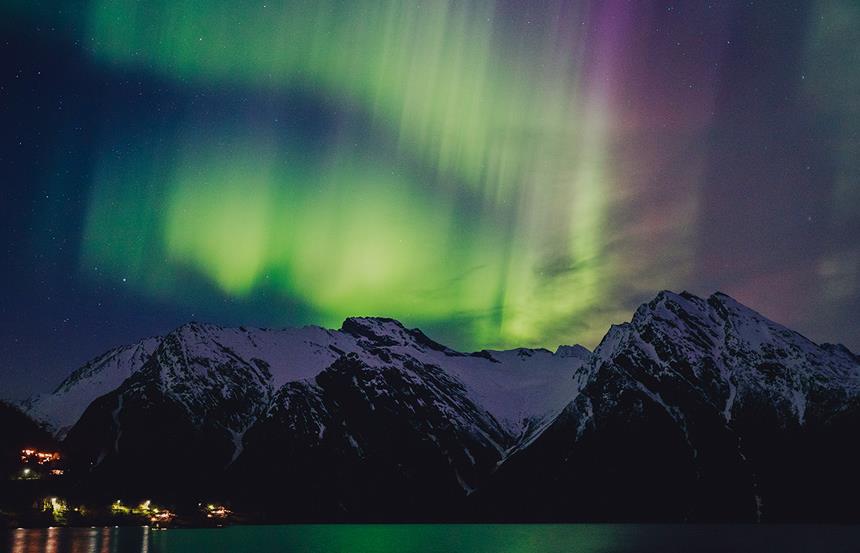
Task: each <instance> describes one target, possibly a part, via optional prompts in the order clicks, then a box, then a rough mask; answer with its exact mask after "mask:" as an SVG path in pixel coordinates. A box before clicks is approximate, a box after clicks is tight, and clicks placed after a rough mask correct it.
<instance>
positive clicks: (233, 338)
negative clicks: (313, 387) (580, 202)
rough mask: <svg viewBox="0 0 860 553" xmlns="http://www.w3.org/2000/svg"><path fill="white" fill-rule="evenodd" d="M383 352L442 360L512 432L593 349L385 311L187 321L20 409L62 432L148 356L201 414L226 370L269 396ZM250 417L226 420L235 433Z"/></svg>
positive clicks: (174, 392) (528, 423)
mask: <svg viewBox="0 0 860 553" xmlns="http://www.w3.org/2000/svg"><path fill="white" fill-rule="evenodd" d="M380 349H384V350H386V351H388V352H390V353H391V354H392V355H393V356H394V358H398V357H400V356H406V357H408V358H412V359H415V360H417V361H419V362H421V363H423V364H427V365H433V366H437V367H440V368H441V369H442V370H444V371H446V372H447V373H448V374H450V375H452V376H453V377H455V378H457V379H458V380H460V381H461V382H462V383H463V384H464V385H465V387H466V389H467V391H468V394H469V395H470V397H472V399H473V400H474V401H475V402H476V403H477V404H479V405H481V406H482V407H483V408H485V409H487V411H488V412H489V413H490V414H491V415H492V416H493V417H495V418H496V419H497V420H498V421H499V422H500V423H501V424H502V425H503V426H504V427H505V428H506V429H508V431H509V432H510V433H511V434H512V435H514V436H519V435H521V434H524V433H528V432H531V431H532V430H533V429H534V428H535V427H536V426H537V425H538V424H539V423H540V422H541V421H546V420H549V419H551V418H553V417H554V416H555V415H556V414H557V413H558V412H560V411H561V409H562V408H563V407H564V406H565V405H566V404H567V403H568V402H570V400H571V399H572V398H573V397H574V396H575V394H576V390H577V386H578V384H577V382H576V381H574V380H573V378H572V377H573V374H574V372H575V371H576V370H577V369H579V368H580V367H581V366H582V364H583V363H584V362H585V360H586V359H587V358H588V357H589V355H590V353H589V352H588V350H586V349H585V348H583V347H582V346H563V347H560V348H559V350H558V351H557V352H556V353H555V354H553V353H551V352H549V351H547V350H527V349H517V350H511V351H492V352H490V351H482V352H480V353H475V354H463V353H459V352H456V351H454V350H451V349H450V348H447V347H445V346H443V345H441V344H438V343H436V342H434V341H433V340H431V339H430V338H428V337H427V336H426V335H424V334H423V333H422V332H421V331H420V330H417V329H407V328H405V327H404V326H403V325H402V324H401V323H399V322H397V321H395V320H393V319H384V318H367V317H354V318H348V319H346V320H345V321H344V323H343V326H342V328H341V329H340V330H327V329H323V328H320V327H316V326H306V327H301V328H288V329H278V330H274V329H262V328H247V327H239V328H224V327H220V326H217V325H212V324H203V323H196V322H192V323H188V324H186V325H183V326H181V327H179V328H177V329H176V330H174V331H173V332H171V333H169V334H168V335H166V336H165V337H162V338H151V339H147V340H145V341H143V342H141V343H139V344H136V345H134V346H128V347H125V348H117V349H116V350H112V351H111V352H108V353H106V354H104V355H103V356H101V357H99V358H96V359H94V360H93V361H91V362H89V363H87V365H85V366H84V367H82V368H81V369H79V370H78V371H75V373H73V375H72V376H70V377H69V379H68V380H67V381H66V382H64V383H63V384H62V385H61V386H60V387H59V388H58V389H57V390H56V391H55V392H54V393H53V394H42V395H40V396H37V397H35V398H33V399H31V400H29V401H28V402H27V403H26V405H25V407H26V408H27V410H28V411H29V412H30V414H31V415H32V416H34V417H35V418H37V419H39V420H43V421H46V422H47V423H48V424H49V425H50V426H51V427H52V428H54V429H55V430H57V431H62V432H64V431H65V429H67V428H68V427H69V426H71V425H72V424H74V422H75V421H77V419H78V418H79V417H80V415H81V413H83V411H84V409H86V407H87V405H89V403H90V402H92V401H93V400H94V399H95V398H96V397H99V396H101V395H103V394H105V393H108V392H110V391H112V390H114V389H116V388H117V387H119V386H120V384H122V382H123V381H125V379H127V378H128V377H129V376H131V375H133V374H135V373H136V372H137V371H139V370H140V369H141V367H142V366H143V365H144V364H145V363H146V362H147V361H150V359H151V360H152V363H155V364H157V365H158V366H159V371H160V373H161V377H160V378H161V382H162V384H161V386H162V387H163V389H164V390H165V391H167V392H168V393H169V395H171V396H173V397H174V398H175V399H176V400H177V401H179V402H180V403H182V404H183V405H185V406H186V407H187V408H188V409H189V411H191V412H194V413H197V415H196V416H197V417H200V416H204V414H205V413H206V412H208V410H209V409H210V408H215V406H216V405H217V404H219V403H220V402H223V401H225V400H230V398H231V394H232V393H233V392H231V390H232V389H233V387H234V386H233V385H232V384H230V383H229V382H227V380H230V378H229V377H228V375H227V374H226V372H225V371H228V369H229V370H230V371H235V370H240V371H241V370H246V371H251V372H252V373H254V374H256V372H257V371H262V373H261V375H262V376H260V377H259V379H260V386H261V390H260V393H261V394H262V395H263V396H264V397H265V399H264V401H268V400H269V398H270V397H271V394H272V393H273V391H276V390H278V389H280V388H281V387H282V386H283V385H284V384H286V383H288V382H296V381H301V380H306V379H312V378H314V377H315V376H317V375H318V374H319V373H320V372H322V371H323V370H324V369H326V368H327V367H329V366H331V365H332V363H334V362H335V361H336V360H338V359H339V358H341V357H343V356H345V355H347V354H354V355H356V356H357V357H358V359H359V360H361V362H363V363H365V364H367V365H368V366H370V367H382V366H384V365H386V363H398V361H395V360H392V359H391V358H389V360H388V361H386V360H384V358H383V357H380V356H379V355H378V351H379V350H380ZM249 374H250V373H249ZM250 378H251V379H252V380H258V378H257V377H256V376H252V377H250ZM225 379H226V380H225ZM263 407H264V406H263ZM249 413H250V411H249ZM252 422H253V421H252V420H250V419H249V420H236V421H233V422H231V423H229V425H230V427H231V431H233V432H236V433H237V435H236V439H237V440H241V432H242V429H243V428H244V427H245V426H246V425H249V424H251V423H252Z"/></svg>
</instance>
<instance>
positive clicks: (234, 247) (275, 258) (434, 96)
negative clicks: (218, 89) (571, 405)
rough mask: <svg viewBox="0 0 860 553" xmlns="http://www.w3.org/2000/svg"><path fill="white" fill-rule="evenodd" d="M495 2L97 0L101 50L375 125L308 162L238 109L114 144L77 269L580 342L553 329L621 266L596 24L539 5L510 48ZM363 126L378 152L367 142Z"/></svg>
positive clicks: (476, 332)
mask: <svg viewBox="0 0 860 553" xmlns="http://www.w3.org/2000/svg"><path fill="white" fill-rule="evenodd" d="M494 12H495V10H494V6H493V4H492V3H487V2H477V3H459V2H443V1H440V2H429V3H418V2H414V3H413V2H396V3H382V4H380V3H378V2H350V3H342V2H331V1H330V2H298V3H290V4H289V5H288V6H286V7H279V8H275V7H274V6H266V5H259V6H257V7H256V9H252V10H248V9H245V8H244V7H243V8H240V7H238V6H236V5H234V4H232V3H228V2H215V3H213V2H208V1H207V2H193V1H176V2H175V1H171V2H157V3H151V4H148V5H146V6H142V5H139V4H138V3H136V2H131V1H119V2H107V1H104V2H96V3H94V4H93V5H92V7H91V11H90V17H89V31H90V33H91V36H92V43H93V45H94V46H93V55H94V56H95V57H96V59H98V60H99V61H101V62H103V63H109V64H116V65H121V66H123V65H127V66H145V67H146V68H148V69H150V70H153V71H156V72H159V73H161V74H163V75H165V76H166V77H168V78H171V79H178V80H181V81H182V82H194V83H217V84H218V85H219V86H242V87H252V88H260V89H263V90H275V91H277V92H279V93H290V92H295V93H302V92H307V91H310V92H311V93H312V94H314V95H317V96H319V97H321V98H325V99H326V101H327V102H328V104H329V105H330V106H348V107H347V108H344V109H346V110H348V111H349V114H350V115H349V117H351V118H352V119H356V120H357V119H360V120H361V121H362V122H363V123H364V125H363V126H359V125H358V124H345V125H343V128H342V129H341V136H339V137H338V138H337V139H333V140H332V141H331V143H330V144H329V145H327V146H326V148H325V151H323V152H321V153H319V154H318V155H315V156H309V155H307V154H306V153H305V152H303V151H302V148H301V145H300V144H297V143H296V139H295V137H293V136H291V135H290V132H291V128H290V125H289V123H283V124H276V123H271V124H268V125H261V124H260V123H259V122H252V123H249V122H247V121H242V120H241V118H237V119H239V120H236V119H234V120H232V121H229V122H227V124H225V125H222V126H221V128H218V129H216V130H212V128H210V127H207V129H206V132H204V133H201V132H197V131H195V130H194V129H195V128H199V127H200V126H201V121H199V120H190V121H188V122H186V124H185V128H180V131H179V132H178V133H175V135H174V136H169V137H165V141H167V144H169V146H165V145H164V142H161V146H160V147H159V148H157V149H155V148H147V147H146V146H141V147H139V148H135V151H136V154H135V156H134V157H133V159H131V160H127V161H124V162H117V161H116V160H114V159H106V160H104V161H103V162H102V163H101V164H100V169H99V171H98V172H97V178H96V179H95V183H94V190H93V194H92V199H91V203H90V208H89V210H88V219H87V224H86V230H85V239H84V255H83V261H82V266H83V267H86V268H89V267H92V266H99V267H101V268H103V269H106V271H101V272H100V273H99V274H100V275H102V276H106V277H108V278H113V277H116V276H117V275H122V276H123V277H124V278H130V279H133V280H134V282H137V283H140V285H141V286H142V287H143V289H144V291H146V292H147V293H151V294H154V295H158V296H161V297H165V299H168V298H172V299H180V300H181V298H182V297H183V295H184V290H183V287H184V286H185V284H184V283H182V282H178V281H177V279H175V278H173V277H172V274H173V273H174V272H175V271H176V270H177V268H181V269H182V270H190V271H193V272H195V273H197V274H199V275H201V276H203V277H205V278H206V279H209V280H210V281H211V282H212V283H214V284H215V285H216V286H217V287H218V288H219V289H220V290H221V291H222V292H223V293H224V294H227V295H230V296H232V297H236V298H244V297H247V296H250V295H254V294H255V293H258V292H259V290H261V289H262V288H265V289H267V290H275V291H276V292H277V293H279V294H281V295H282V296H284V297H288V298H301V300H302V301H304V302H306V303H308V304H309V307H310V308H311V311H312V312H313V313H314V315H313V316H311V317H309V318H310V320H313V321H315V322H318V323H321V324H324V325H336V324H337V323H339V321H341V320H342V319H343V318H344V317H346V316H349V315H354V314H376V315H387V316H392V317H398V318H402V319H404V320H407V321H409V322H410V323H411V324H418V325H422V324H430V325H432V324H433V323H434V322H436V321H447V320H450V319H452V318H457V319H460V320H462V321H464V324H466V325H467V326H468V327H469V328H468V329H467V335H468V338H467V339H466V340H465V343H464V344H463V345H465V346H476V345H481V346H497V347H501V346H510V345H549V344H552V343H557V342H559V341H564V340H569V336H558V335H554V332H553V329H558V330H560V329H564V328H565V327H567V326H568V322H569V321H571V320H574V321H575V320H579V319H583V318H584V316H585V315H586V314H588V313H589V311H590V310H593V309H595V308H596V307H597V306H598V304H599V302H600V301H601V299H602V298H603V297H604V296H605V295H606V293H607V285H608V284H609V283H608V281H607V275H608V274H610V273H611V272H612V267H611V264H610V263H609V262H608V261H606V260H605V259H604V257H603V256H602V255H601V254H602V251H601V248H602V240H601V234H602V227H603V226H604V225H605V210H606V207H607V206H606V205H605V204H606V198H607V189H609V188H611V187H612V186H613V176H612V174H611V170H610V168H609V166H608V162H607V157H606V147H607V146H606V132H607V125H608V122H607V119H608V117H609V114H608V108H607V106H606V105H605V100H604V99H603V98H602V97H600V94H599V92H600V90H598V89H595V88H594V87H592V89H589V88H588V87H586V86H584V85H583V83H582V82H580V81H579V79H578V78H577V77H578V74H579V71H578V70H577V64H578V63H580V62H579V61H578V60H576V59H573V57H572V55H571V48H572V47H574V50H573V53H575V51H576V49H579V50H581V49H582V48H583V45H582V44H581V43H582V42H583V41H584V40H585V39H586V37H585V36H577V35H575V34H572V33H569V32H568V33H552V32H549V33H548V32H547V27H548V26H549V25H550V24H551V23H552V21H553V20H552V19H549V18H547V20H546V21H544V22H542V23H543V25H541V26H539V28H538V29H537V30H536V31H532V32H531V33H523V34H522V37H521V38H522V39H521V41H516V43H515V44H513V45H512V44H511V43H510V41H507V40H505V37H506V35H507V34H508V33H510V32H511V29H505V28H503V26H501V25H500V24H497V23H496V21H495V19H494ZM582 15H583V17H585V16H587V14H582ZM604 50H606V51H603V52H601V51H599V50H598V51H597V52H596V53H595V54H594V56H596V58H597V59H596V61H595V65H598V66H599V65H600V62H601V59H602V58H609V57H610V56H611V55H612V52H611V51H609V47H608V46H607V47H606V48H604ZM535 60H542V62H541V63H535ZM603 62H604V63H608V60H603ZM583 70H584V68H583ZM595 70H600V67H597V69H595ZM609 77H611V75H607V77H606V78H607V79H608V78H609ZM368 136H371V137H381V139H380V142H382V143H384V144H385V146H380V147H373V146H371V147H362V148H358V147H357V146H356V144H357V143H358V142H359V141H364V140H366V138H367V137H368ZM142 206H145V207H144V208H143V211H141V209H142ZM464 206H465V207H464ZM132 221H133V222H134V223H135V224H130V223H131V222H132ZM144 229H145V230H144ZM567 268H574V269H567ZM544 273H546V274H544ZM549 273H552V274H549ZM601 331H602V329H600V328H595V329H594V332H595V336H596V334H597V333H599V332H601ZM592 338H594V337H592Z"/></svg>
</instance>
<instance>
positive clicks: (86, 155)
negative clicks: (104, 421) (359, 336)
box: [0, 0, 860, 398]
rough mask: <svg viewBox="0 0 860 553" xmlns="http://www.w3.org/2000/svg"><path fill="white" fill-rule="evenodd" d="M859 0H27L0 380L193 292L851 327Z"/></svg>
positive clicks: (2, 166)
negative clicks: (706, 313)
mask: <svg viewBox="0 0 860 553" xmlns="http://www.w3.org/2000/svg"><path fill="white" fill-rule="evenodd" d="M858 44H860V4H858V3H857V2H856V1H854V0H819V1H810V2H806V1H804V2H792V1H787V2H779V3H774V2H752V1H743V2H741V1H725V2H716V1H715V2H660V1H648V0H636V1H633V0H630V1H626V0H605V1H602V2H575V1H557V0H545V1H540V2H523V1H519V0H496V1H489V0H474V1H471V2H465V1H454V0H451V1H447V0H433V1H418V0H414V1H412V0H403V1H397V2H377V1H371V0H351V1H348V2H347V1H341V0H307V1H304V0H303V1H294V2H276V1H268V0H263V1H254V2H251V1H248V2H229V1H224V0H150V1H147V2H137V1H135V0H88V1H85V0H76V1H67V2H33V1H29V0H27V1H25V0H12V1H7V2H4V3H3V6H2V8H0V48H2V51H0V69H1V70H0V139H2V143H0V144H2V146H0V179H2V181H0V194H2V195H0V220H2V222H3V226H2V233H0V237H2V238H0V240H2V246H3V247H2V249H0V279H2V284H3V286H2V290H3V293H2V296H0V396H4V397H11V398H21V397H25V396H27V395H29V394H31V393H33V392H36V391H46V390H48V389H51V388H52V387H54V386H55V385H56V384H57V383H58V382H59V380H61V379H62V378H63V377H64V376H65V375H66V374H67V373H68V372H69V371H70V370H71V369H73V368H75V367H76V366H78V365H80V364H82V363H83V362H85V361H86V360H87V359H89V358H91V357H93V356H95V355H97V354H99V353H101V352H103V351H104V350H106V349H108V348H109V347H112V346H115V345H119V344H123V343H130V342H134V341H137V340H138V339H140V338H142V337H145V336H150V335H157V334H163V333H165V332H168V331H170V330H171V329H172V328H174V327H176V326H178V325H180V324H182V323H184V322H187V321H189V320H202V321H207V322H214V323H219V324H224V325H251V326H267V327H281V326H295V325H303V324H319V325H323V326H328V327H335V328H336V327H338V326H339V325H340V322H341V321H342V320H343V318H344V317H346V316H351V315H369V316H370V315H378V316H389V317H395V318H398V319H400V320H401V321H403V322H404V323H405V324H407V325H408V326H419V327H421V328H422V329H424V330H425V332H427V333H428V334H430V335H431V336H432V337H434V338H436V339H437V340H439V341H442V342H444V343H446V344H449V345H451V346H453V347H456V348H459V349H463V350H472V349H481V348H505V347H514V346H530V347H548V348H550V349H554V348H555V347H556V346H557V345H558V344H561V343H577V342H578V343H582V344H584V345H586V346H588V347H594V346H595V345H596V344H597V342H599V340H600V338H601V337H602V336H603V334H604V333H605V332H606V330H607V329H608V327H609V325H610V324H611V323H618V322H622V321H625V320H629V317H630V315H631V312H632V310H633V309H634V308H635V307H636V306H637V305H638V304H639V303H640V302H642V301H646V300H647V299H649V298H650V297H651V296H653V295H654V294H655V293H656V292H657V291H658V290H661V289H672V290H676V291H680V290H684V289H686V290H689V291H691V292H694V293H697V294H702V295H708V294H710V293H712V292H714V291H716V290H721V291H723V292H726V293H728V294H730V295H732V296H733V297H735V298H736V299H738V300H739V301H741V302H743V303H745V304H747V305H749V306H751V307H753V308H755V309H757V310H759V311H761V312H762V313H763V314H765V315H766V316H768V317H770V318H772V319H774V320H776V321H778V322H781V323H783V324H785V325H787V326H789V327H791V328H793V329H796V330H798V331H800V332H802V333H803V334H805V335H807V336H808V337H810V338H812V339H813V340H816V341H829V342H842V343H844V344H846V345H847V346H848V347H850V348H852V349H853V350H854V351H857V350H860V319H858V313H860V47H858V46H857V45H858Z"/></svg>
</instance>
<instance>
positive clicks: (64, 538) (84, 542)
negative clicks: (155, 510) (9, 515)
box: [0, 526, 150, 553]
mask: <svg viewBox="0 0 860 553" xmlns="http://www.w3.org/2000/svg"><path fill="white" fill-rule="evenodd" d="M0 536H2V534H0ZM3 537H4V538H5V536H3ZM7 542H8V544H9V551H10V552H11V553H149V551H150V549H149V542H150V529H149V527H146V526H144V527H142V528H117V527H104V528H58V527H52V528H17V529H15V530H11V531H10V535H9V538H8V540H6V539H0V552H3V551H6V549H5V547H6V545H7Z"/></svg>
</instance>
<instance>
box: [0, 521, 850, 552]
mask: <svg viewBox="0 0 860 553" xmlns="http://www.w3.org/2000/svg"><path fill="white" fill-rule="evenodd" d="M858 543H860V527H858V526H847V525H846V526H825V525H783V526H779V525H717V524H713V525H636V524H570V525H564V524H557V525H552V524H545V525H516V524H513V525H492V524H488V525H409V524H402V525H389V524H383V525H350V524H343V525H293V526H234V527H229V528H224V529H189V530H179V529H177V530H164V531H155V530H150V529H149V528H145V527H144V528H113V527H109V528H47V529H32V530H30V529H18V530H12V531H10V532H9V533H8V536H7V535H6V534H3V533H0V552H3V553H5V552H6V551H9V552H11V553H84V552H86V553H97V552H98V553H101V552H103V551H104V552H110V553H245V552H248V553H251V552H253V553H288V552H299V551H300V552H302V553H452V552H467V553H520V552H522V553H598V552H601V553H606V552H614V553H634V552H635V553H675V552H677V553H724V552H726V551H732V552H734V553H747V552H749V553H761V552H763V551H779V552H781V553H800V552H809V551H826V552H827V553H856V552H857V551H858V549H857V544H858Z"/></svg>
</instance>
